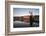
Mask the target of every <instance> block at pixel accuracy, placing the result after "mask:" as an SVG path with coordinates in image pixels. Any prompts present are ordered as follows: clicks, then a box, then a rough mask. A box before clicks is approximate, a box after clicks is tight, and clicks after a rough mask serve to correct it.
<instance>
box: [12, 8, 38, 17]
mask: <svg viewBox="0 0 46 36" xmlns="http://www.w3.org/2000/svg"><path fill="white" fill-rule="evenodd" d="M29 11H31V12H33V15H39V9H35V8H32V9H31V8H14V9H13V16H25V15H30V13H29Z"/></svg>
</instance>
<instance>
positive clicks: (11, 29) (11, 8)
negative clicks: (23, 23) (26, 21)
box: [10, 5, 42, 32]
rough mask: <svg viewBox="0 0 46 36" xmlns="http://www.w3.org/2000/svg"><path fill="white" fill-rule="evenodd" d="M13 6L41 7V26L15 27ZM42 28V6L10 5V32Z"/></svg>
mask: <svg viewBox="0 0 46 36" xmlns="http://www.w3.org/2000/svg"><path fill="white" fill-rule="evenodd" d="M13 8H39V18H40V19H39V27H27V28H13V18H12V17H13ZM37 30H42V6H31V5H30V6H28V5H10V32H16V31H37Z"/></svg>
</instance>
